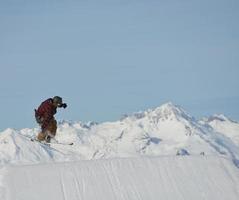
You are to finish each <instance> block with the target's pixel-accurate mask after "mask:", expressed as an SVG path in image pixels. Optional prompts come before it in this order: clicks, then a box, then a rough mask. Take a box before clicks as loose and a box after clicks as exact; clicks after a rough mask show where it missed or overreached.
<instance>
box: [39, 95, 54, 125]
mask: <svg viewBox="0 0 239 200" xmlns="http://www.w3.org/2000/svg"><path fill="white" fill-rule="evenodd" d="M55 114H56V107H55V106H53V100H52V99H51V98H50V99H47V100H46V101H44V102H42V103H41V105H40V106H39V107H38V109H37V110H35V117H36V119H37V122H38V123H40V125H41V128H42V130H44V129H46V128H47V126H48V125H49V122H50V121H51V120H52V119H54V115H55ZM38 120H39V121H38Z"/></svg>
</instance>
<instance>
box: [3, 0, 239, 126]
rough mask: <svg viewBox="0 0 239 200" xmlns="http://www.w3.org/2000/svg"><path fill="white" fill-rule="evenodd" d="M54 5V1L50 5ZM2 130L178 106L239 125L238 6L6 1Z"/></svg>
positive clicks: (125, 0)
mask: <svg viewBox="0 0 239 200" xmlns="http://www.w3.org/2000/svg"><path fill="white" fill-rule="evenodd" d="M50 2H51V3H50ZM0 70H1V71H0V91H1V93H0V110H1V114H0V130H2V129H5V128H7V127H12V128H24V127H35V126H37V124H36V123H35V121H34V117H33V109H34V108H35V107H37V106H38V105H39V104H40V103H41V101H43V100H44V99H46V98H48V97H52V96H54V95H60V96H62V97H63V98H64V99H65V101H66V102H67V103H68V105H69V107H68V108H67V109H66V110H60V111H59V112H58V114H57V115H56V118H57V119H68V120H81V121H88V120H93V121H99V122H102V121H113V120H116V119H119V118H120V117H121V116H122V115H123V114H125V113H132V112H135V111H139V110H145V109H148V108H152V107H156V106H159V105H161V104H162V103H165V102H167V101H171V102H173V103H174V104H178V105H181V106H182V107H183V108H184V109H186V110H187V111H188V112H189V113H190V114H191V115H193V116H195V117H198V118H199V117H202V116H207V115H210V114H214V113H224V114H226V115H227V116H229V117H231V118H232V119H235V120H239V93H238V88H239V79H238V77H239V1H238V0H223V1H222V0H200V1H198V0H180V1H178V0H177V1H176V0H175V1H171V0H151V1H149V0H147V1H146V0H145V1H143V0H137V1H136V0H121V1H120V0H101V1H90V0H89V1H87V0H82V1H80V0H79V1H63V0H62V1H58V0H56V1H36V0H35V1H33V0H31V1H30V0H29V1H21V0H15V1H13V0H8V1H3V0H0Z"/></svg>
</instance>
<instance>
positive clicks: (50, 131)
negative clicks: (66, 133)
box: [45, 119, 57, 142]
mask: <svg viewBox="0 0 239 200" xmlns="http://www.w3.org/2000/svg"><path fill="white" fill-rule="evenodd" d="M56 130H57V122H56V120H55V119H52V120H51V121H50V123H49V125H48V127H47V131H46V136H45V140H46V142H50V141H51V138H54V137H55V135H56Z"/></svg>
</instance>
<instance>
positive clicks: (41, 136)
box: [37, 132, 46, 141]
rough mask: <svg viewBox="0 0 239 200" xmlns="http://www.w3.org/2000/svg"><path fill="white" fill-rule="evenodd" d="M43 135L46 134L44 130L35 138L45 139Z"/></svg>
mask: <svg viewBox="0 0 239 200" xmlns="http://www.w3.org/2000/svg"><path fill="white" fill-rule="evenodd" d="M45 137H46V134H45V133H44V132H40V133H38V135H37V139H38V140H39V141H43V140H45Z"/></svg>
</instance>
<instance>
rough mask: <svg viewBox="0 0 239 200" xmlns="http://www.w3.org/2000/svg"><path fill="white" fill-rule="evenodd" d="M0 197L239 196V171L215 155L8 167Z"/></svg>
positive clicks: (127, 199) (185, 199)
mask: <svg viewBox="0 0 239 200" xmlns="http://www.w3.org/2000/svg"><path fill="white" fill-rule="evenodd" d="M6 173H7V175H6V179H5V180H4V181H5V182H6V188H5V194H4V196H2V197H3V198H2V200H16V199H17V200H42V199H44V200H54V199H56V200H80V199H83V200H96V199H97V200H144V199H145V200H158V199H167V200H175V199H177V200H192V199H193V200H201V199H204V200H212V199H217V200H229V199H230V200H238V197H239V170H238V169H237V168H236V167H235V165H233V164H232V163H231V162H230V161H228V160H227V159H225V158H221V157H214V156H203V157H200V156H184V157H181V156H171V157H170V156H169V157H163V156H161V157H155V158H153V157H144V158H131V159H129V158H125V159H105V160H94V161H81V162H79V161H78V162H68V163H57V164H40V165H23V166H9V167H8V170H7V172H6Z"/></svg>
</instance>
